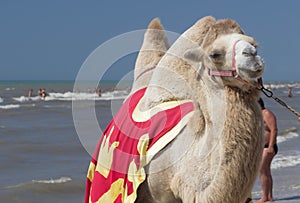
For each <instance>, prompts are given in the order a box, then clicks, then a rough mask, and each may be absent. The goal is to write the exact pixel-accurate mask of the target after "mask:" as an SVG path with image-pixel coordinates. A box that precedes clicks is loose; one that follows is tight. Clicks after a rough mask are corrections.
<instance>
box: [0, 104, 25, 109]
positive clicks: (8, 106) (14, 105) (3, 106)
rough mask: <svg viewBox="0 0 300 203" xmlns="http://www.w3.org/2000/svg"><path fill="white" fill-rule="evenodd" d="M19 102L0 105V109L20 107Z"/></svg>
mask: <svg viewBox="0 0 300 203" xmlns="http://www.w3.org/2000/svg"><path fill="white" fill-rule="evenodd" d="M20 107H21V105H20V104H7V105H0V109H17V108H20Z"/></svg>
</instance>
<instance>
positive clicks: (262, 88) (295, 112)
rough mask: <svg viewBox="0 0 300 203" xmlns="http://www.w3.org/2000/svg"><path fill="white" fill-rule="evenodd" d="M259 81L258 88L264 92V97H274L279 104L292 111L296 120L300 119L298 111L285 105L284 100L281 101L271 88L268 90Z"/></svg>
mask: <svg viewBox="0 0 300 203" xmlns="http://www.w3.org/2000/svg"><path fill="white" fill-rule="evenodd" d="M260 80H261V79H260ZM260 83H261V84H260V86H261V87H259V88H258V89H259V90H260V91H262V92H263V93H264V95H266V97H268V98H272V99H274V100H275V101H276V102H278V103H279V104H281V105H282V106H284V107H285V108H287V109H288V110H290V111H291V112H292V113H294V114H295V115H296V116H298V120H300V113H299V112H297V111H296V110H295V109H293V108H292V107H290V106H289V105H287V104H286V103H285V102H284V101H282V100H281V99H279V98H278V97H275V96H274V94H273V92H272V91H271V90H268V89H266V88H265V87H264V86H263V84H262V81H261V82H260Z"/></svg>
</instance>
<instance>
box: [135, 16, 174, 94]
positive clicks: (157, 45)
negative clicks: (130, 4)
mask: <svg viewBox="0 0 300 203" xmlns="http://www.w3.org/2000/svg"><path fill="white" fill-rule="evenodd" d="M169 46H170V45H169V42H168V39H167V37H166V33H165V30H164V27H163V25H162V24H161V22H160V20H159V19H158V18H154V19H153V20H152V21H151V22H150V23H149V25H148V27H147V30H146V32H145V34H144V41H143V44H142V47H141V49H140V51H139V54H138V57H137V59H136V63H135V68H134V82H133V87H132V90H131V92H134V91H136V90H138V89H140V88H142V87H144V86H148V84H149V81H150V79H151V77H152V73H153V71H154V69H155V68H156V66H157V64H158V62H159V61H160V59H161V58H162V57H163V56H164V54H165V53H166V51H167V50H168V48H169Z"/></svg>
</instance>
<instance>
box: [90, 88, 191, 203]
mask: <svg viewBox="0 0 300 203" xmlns="http://www.w3.org/2000/svg"><path fill="white" fill-rule="evenodd" d="M145 91H146V88H143V89H140V90H138V91H136V92H135V93H134V94H132V95H131V96H130V97H129V98H128V99H126V101H125V102H124V103H123V105H122V107H121V108H120V110H119V111H118V113H117V114H116V115H115V117H114V118H113V120H112V121H111V122H110V123H109V125H108V126H107V127H106V129H105V131H104V132H103V135H102V136H101V138H100V140H99V142H98V144H97V146H96V149H95V152H94V155H93V157H92V160H91V162H90V166H89V169H88V174H87V181H86V194H85V203H90V202H93V203H94V202H97V203H98V202H99V203H124V202H134V201H135V200H136V198H137V188H138V186H139V185H140V184H141V183H142V182H143V181H144V180H145V179H146V173H145V171H144V167H145V166H146V165H147V164H148V163H149V162H150V161H151V159H152V158H153V156H155V154H157V153H158V152H159V151H160V150H161V149H163V148H164V147H165V146H166V145H167V144H168V143H169V142H171V141H172V140H173V139H174V138H175V137H176V136H177V135H178V134H179V133H180V131H181V130H182V129H183V128H184V126H185V125H186V124H187V122H188V119H189V118H190V117H191V115H192V114H193V110H194V105H193V102H192V101H190V100H182V101H170V102H164V103H162V104H159V105H157V106H155V107H153V108H151V109H149V110H147V111H140V108H139V104H140V101H141V99H142V97H143V96H144V94H145Z"/></svg>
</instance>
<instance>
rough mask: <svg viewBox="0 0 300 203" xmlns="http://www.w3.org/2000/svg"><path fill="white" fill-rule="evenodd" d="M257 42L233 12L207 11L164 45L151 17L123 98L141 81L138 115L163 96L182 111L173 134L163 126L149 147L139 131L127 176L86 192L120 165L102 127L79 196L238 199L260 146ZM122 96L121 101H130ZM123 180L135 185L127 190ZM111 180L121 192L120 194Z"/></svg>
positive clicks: (160, 103) (153, 111) (154, 110)
mask: <svg viewBox="0 0 300 203" xmlns="http://www.w3.org/2000/svg"><path fill="white" fill-rule="evenodd" d="M153 29H155V30H153ZM256 46H257V43H256V41H255V40H254V39H253V38H252V37H250V36H247V35H245V34H244V32H243V31H242V29H241V28H240V26H239V25H238V24H237V23H236V22H234V21H233V20H231V19H225V20H219V21H216V20H215V19H214V18H213V17H211V16H207V17H204V18H202V19H200V20H198V21H197V22H196V23H195V24H194V25H193V26H191V27H190V28H189V29H188V30H186V31H185V32H184V33H183V34H182V35H181V36H180V37H179V38H178V39H177V40H176V41H175V42H174V44H173V45H172V46H171V47H169V45H168V42H167V38H166V36H165V33H164V32H163V27H162V25H161V24H160V22H159V20H158V19H155V20H153V21H152V22H151V23H150V25H149V26H148V30H147V31H146V33H145V38H144V42H143V45H142V48H141V51H140V53H139V55H138V58H137V61H136V66H135V72H134V74H135V76H134V83H133V88H132V91H131V93H130V96H129V98H128V99H127V100H129V102H130V100H131V99H132V97H133V96H134V95H135V94H136V93H137V92H138V93H139V92H140V91H141V89H143V96H141V98H140V100H139V102H138V103H137V104H136V107H135V110H134V111H133V114H132V118H133V117H134V116H135V115H139V114H138V113H139V112H142V113H143V112H147V113H149V115H150V116H149V115H147V116H144V117H147V118H151V116H155V115H157V114H159V113H160V112H164V110H165V109H164V108H165V106H166V105H165V104H168V105H173V106H172V107H174V108H175V107H176V108H177V107H179V108H178V109H179V111H182V112H184V113H182V114H183V119H182V120H184V122H179V123H178V124H177V125H176V129H179V130H177V131H176V132H175V131H174V132H175V133H173V135H172V134H171V135H170V133H169V134H168V133H166V134H167V139H165V140H167V141H166V142H165V143H163V145H162V144H161V143H160V145H159V147H157V146H156V145H155V146H156V148H155V150H152V148H151V150H148V151H151V153H150V152H149V153H148V151H147V148H148V147H149V148H150V143H149V137H147V134H145V136H144V135H143V136H142V137H141V138H139V142H138V145H137V148H138V152H139V153H140V156H138V157H135V156H133V158H132V159H133V160H134V161H132V162H130V164H129V170H128V176H127V178H125V179H126V180H125V179H122V178H121V179H117V180H116V181H115V182H114V183H113V184H112V185H111V187H110V188H108V190H107V191H108V192H106V193H103V194H104V195H103V196H102V197H103V198H102V197H101V196H100V195H99V194H98V192H97V191H96V192H95V195H94V198H93V197H92V198H91V197H90V194H91V191H90V189H91V188H92V189H93V187H95V188H96V187H98V186H99V184H98V183H97V182H96V181H97V178H98V179H99V177H100V176H101V177H100V179H101V178H102V179H103V177H105V178H107V177H112V176H110V174H111V173H112V171H113V170H115V171H117V172H118V174H119V173H120V172H123V171H118V168H113V167H116V166H120V165H118V164H115V163H112V162H113V160H112V159H113V156H114V154H113V153H118V152H116V151H117V149H118V147H119V146H120V145H121V144H120V143H119V142H117V141H113V140H112V139H113V138H112V134H113V133H114V129H115V128H114V126H113V127H112V128H109V129H108V130H107V131H105V132H104V136H103V137H104V138H103V137H102V138H101V140H100V142H99V146H98V147H97V148H96V150H95V156H94V157H93V159H92V162H91V164H90V168H89V172H88V179H87V183H88V184H87V195H86V200H85V202H143V203H157V202H163V203H171V202H172V203H177V202H178V203H181V202H183V203H190V202H197V203H221V202H222V203H226V202H228V203H229V202H230V203H232V202H234V203H239V202H245V200H246V199H247V197H248V195H249V194H250V193H251V189H252V187H253V184H254V181H255V179H256V177H257V172H258V168H259V164H260V160H261V155H262V150H263V136H262V135H263V130H262V126H263V124H262V116H261V111H260V108H259V106H258V104H257V100H258V98H259V90H258V89H257V88H256V87H257V84H256V81H255V80H256V79H257V78H259V77H261V76H262V73H263V70H264V64H263V61H262V59H261V58H260V56H258V55H257V52H256ZM145 87H146V88H145ZM139 94H140V93H139ZM127 100H126V101H125V102H124V105H125V106H126V105H128V106H130V105H131V104H128V101H127ZM124 105H123V106H124ZM191 105H192V106H193V108H192V109H189V110H188V111H186V112H185V109H184V108H185V107H186V106H188V107H190V106H191ZM121 108H122V107H121ZM168 110H169V109H168ZM136 111H137V113H136ZM121 112H122V111H121ZM123 112H124V111H123ZM142 115H143V114H142ZM122 116H124V114H122V115H121V117H122ZM130 116H131V115H130ZM144 117H142V118H143V119H144ZM139 119H140V118H139ZM125 120H126V119H125ZM151 124H152V123H151ZM153 125H156V123H155V122H153ZM115 126H117V127H118V124H117V123H116V125H115ZM120 126H121V125H120ZM178 126H179V127H178ZM152 127H153V129H155V126H152ZM174 128H175V127H174ZM172 130H173V129H171V131H172ZM172 132H173V131H172ZM164 136H165V135H164ZM164 136H163V137H164ZM154 151H155V153H153V152H154ZM98 152H99V155H98V154H97V153H98ZM100 152H101V153H100ZM103 153H104V154H105V153H106V155H107V156H103ZM108 157H109V158H108ZM126 158H127V157H126ZM137 158H138V160H137ZM101 160H104V161H102V163H100V162H101ZM122 161H123V163H124V162H125V161H124V160H119V162H122ZM137 163H138V164H137ZM122 168H124V167H123V166H122ZM96 176H97V177H96ZM95 177H96V178H95ZM124 180H125V181H124ZM126 181H127V182H126ZM128 181H129V182H128ZM94 182H96V183H94ZM127 183H130V184H127ZM91 184H92V185H91ZM93 184H94V185H93ZM105 187H107V186H105ZM130 187H131V188H133V190H135V191H136V192H133V193H132V194H129V192H128V191H129V190H130V189H128V188H130ZM116 188H119V189H120V188H122V190H123V191H125V193H124V192H123V193H122V195H120V194H121V193H119V192H117V191H116ZM128 194H129V195H128ZM127 195H128V196H127ZM99 198H100V199H99Z"/></svg>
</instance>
